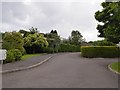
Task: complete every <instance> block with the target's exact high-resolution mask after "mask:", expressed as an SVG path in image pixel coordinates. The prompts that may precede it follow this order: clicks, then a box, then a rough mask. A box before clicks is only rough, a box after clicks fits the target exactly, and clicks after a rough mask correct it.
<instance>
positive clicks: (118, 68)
mask: <svg viewBox="0 0 120 90" xmlns="http://www.w3.org/2000/svg"><path fill="white" fill-rule="evenodd" d="M110 68H111V69H113V70H114V71H116V72H118V73H120V62H114V63H112V64H110Z"/></svg>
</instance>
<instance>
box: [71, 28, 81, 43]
mask: <svg viewBox="0 0 120 90" xmlns="http://www.w3.org/2000/svg"><path fill="white" fill-rule="evenodd" d="M82 37H83V36H82V35H81V33H80V32H79V31H77V30H76V31H74V30H73V31H72V32H71V37H69V40H70V42H71V44H73V45H80V44H81V42H82V40H83V39H82Z"/></svg>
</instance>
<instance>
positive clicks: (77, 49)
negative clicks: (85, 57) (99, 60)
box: [58, 44, 80, 52]
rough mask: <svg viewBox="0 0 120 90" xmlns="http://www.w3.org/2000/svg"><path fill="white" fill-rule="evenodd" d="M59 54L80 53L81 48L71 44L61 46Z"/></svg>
mask: <svg viewBox="0 0 120 90" xmlns="http://www.w3.org/2000/svg"><path fill="white" fill-rule="evenodd" d="M58 51H59V52H80V46H76V45H71V44H60V46H59V50H58Z"/></svg>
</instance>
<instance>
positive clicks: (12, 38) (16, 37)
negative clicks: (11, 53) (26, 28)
mask: <svg viewBox="0 0 120 90" xmlns="http://www.w3.org/2000/svg"><path fill="white" fill-rule="evenodd" d="M23 44H24V43H23V38H22V35H21V34H20V33H19V32H6V33H5V35H4V37H3V44H2V48H3V49H7V50H11V49H19V50H20V51H21V52H22V53H25V50H24V48H23Z"/></svg>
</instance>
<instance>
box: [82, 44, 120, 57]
mask: <svg viewBox="0 0 120 90" xmlns="http://www.w3.org/2000/svg"><path fill="white" fill-rule="evenodd" d="M81 55H82V56H83V57H88V58H97V57H103V58H115V57H120V49H119V48H118V47H116V46H82V47H81Z"/></svg>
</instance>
